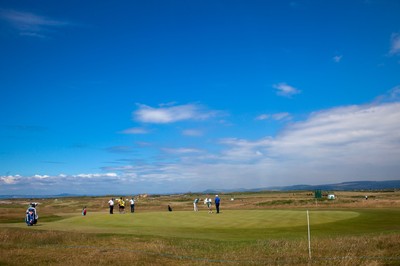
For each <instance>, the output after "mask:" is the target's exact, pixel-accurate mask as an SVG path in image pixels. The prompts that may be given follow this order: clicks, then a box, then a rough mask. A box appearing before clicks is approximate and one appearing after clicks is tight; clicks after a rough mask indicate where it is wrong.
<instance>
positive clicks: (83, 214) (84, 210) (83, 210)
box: [82, 206, 86, 216]
mask: <svg viewBox="0 0 400 266" xmlns="http://www.w3.org/2000/svg"><path fill="white" fill-rule="evenodd" d="M82 216H86V206H85V207H83V209H82Z"/></svg>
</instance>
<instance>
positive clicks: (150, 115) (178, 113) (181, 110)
mask: <svg viewBox="0 0 400 266" xmlns="http://www.w3.org/2000/svg"><path fill="white" fill-rule="evenodd" d="M216 114H217V112H215V111H208V110H205V108H204V107H203V106H201V105H198V104H186V105H177V106H168V107H159V108H153V107H150V106H147V105H143V104H138V110H136V111H134V112H133V117H134V119H135V120H136V121H139V122H143V123H155V124H167V123H174V122H178V121H184V120H205V119H208V118H210V117H213V116H215V115H216Z"/></svg>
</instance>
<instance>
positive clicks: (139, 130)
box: [121, 127, 149, 134]
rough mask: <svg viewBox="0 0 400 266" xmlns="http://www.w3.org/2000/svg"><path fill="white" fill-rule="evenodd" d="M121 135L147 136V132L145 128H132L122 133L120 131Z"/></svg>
mask: <svg viewBox="0 0 400 266" xmlns="http://www.w3.org/2000/svg"><path fill="white" fill-rule="evenodd" d="M121 133H122V134H147V133H149V131H148V130H147V129H145V128H141V127H134V128H128V129H125V130H123V131H121Z"/></svg>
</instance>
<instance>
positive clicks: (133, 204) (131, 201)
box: [129, 197, 135, 213]
mask: <svg viewBox="0 0 400 266" xmlns="http://www.w3.org/2000/svg"><path fill="white" fill-rule="evenodd" d="M129 203H130V204H131V213H134V212H135V199H134V198H133V197H132V198H131V199H130V200H129Z"/></svg>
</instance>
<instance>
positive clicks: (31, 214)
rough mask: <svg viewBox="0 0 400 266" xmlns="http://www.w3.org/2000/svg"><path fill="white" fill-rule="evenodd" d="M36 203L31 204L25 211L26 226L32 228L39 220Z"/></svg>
mask: <svg viewBox="0 0 400 266" xmlns="http://www.w3.org/2000/svg"><path fill="white" fill-rule="evenodd" d="M37 205H38V204H37V203H31V204H30V206H29V207H28V209H27V210H26V216H25V222H26V224H27V225H28V226H32V225H34V224H36V223H37V221H38V219H39V215H38V214H37V211H36V206H37Z"/></svg>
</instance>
